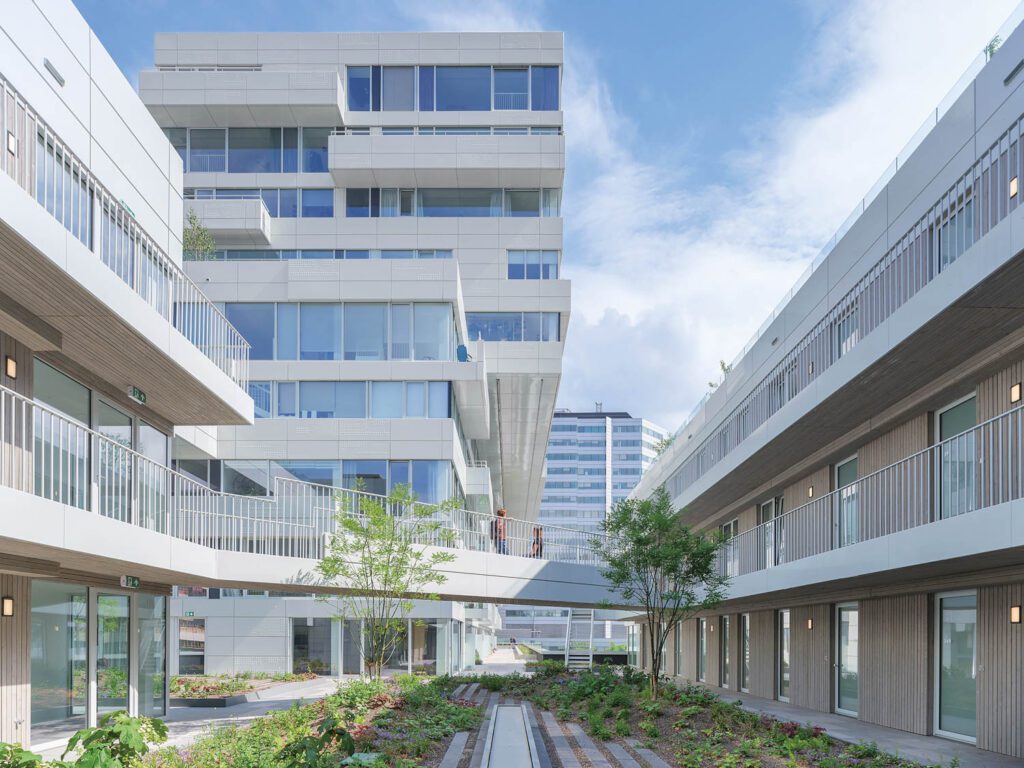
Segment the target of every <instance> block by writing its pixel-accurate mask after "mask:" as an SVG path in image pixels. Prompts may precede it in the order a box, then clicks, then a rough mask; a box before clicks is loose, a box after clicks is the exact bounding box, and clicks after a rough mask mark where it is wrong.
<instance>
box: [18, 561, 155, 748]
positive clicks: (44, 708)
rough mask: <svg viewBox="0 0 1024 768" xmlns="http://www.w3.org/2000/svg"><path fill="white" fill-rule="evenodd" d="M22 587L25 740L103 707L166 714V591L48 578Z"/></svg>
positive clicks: (49, 735)
mask: <svg viewBox="0 0 1024 768" xmlns="http://www.w3.org/2000/svg"><path fill="white" fill-rule="evenodd" d="M29 594H30V605H29V606H26V607H23V608H22V610H25V608H27V617H28V620H27V621H26V622H25V627H24V630H23V631H24V634H25V635H26V637H25V641H26V642H25V645H24V646H23V647H25V648H26V654H25V655H26V657H27V658H26V659H24V663H25V665H26V666H27V667H28V673H29V675H28V677H29V686H28V698H29V741H30V743H31V744H33V745H45V744H47V743H49V742H53V741H58V740H61V739H65V740H66V739H67V737H68V736H69V735H70V734H71V733H73V732H74V731H76V730H78V729H80V728H84V727H86V726H89V725H95V724H96V722H97V721H98V719H99V718H100V717H101V716H102V715H104V714H106V713H108V712H114V711H117V710H127V711H128V712H130V713H132V714H143V715H150V716H157V717H158V716H163V715H164V714H166V712H167V652H166V649H167V602H168V600H167V597H166V596H164V595H154V594H146V593H142V592H134V591H123V590H119V589H108V588H102V587H89V586H83V585H79V584H72V583H66V582H61V581H55V580H48V579H35V580H32V581H31V585H30V589H29ZM15 610H16V611H17V610H18V606H15ZM4 653H5V654H7V653H8V650H7V649H5V651H4Z"/></svg>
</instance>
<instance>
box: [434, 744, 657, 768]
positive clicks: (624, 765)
mask: <svg viewBox="0 0 1024 768" xmlns="http://www.w3.org/2000/svg"><path fill="white" fill-rule="evenodd" d="M604 745H605V747H606V748H607V749H608V751H609V752H611V753H612V757H614V758H615V759H616V760H617V761H618V762H619V765H620V766H621V768H644V767H643V766H642V765H640V763H638V762H637V761H636V759H635V758H634V757H633V756H632V755H631V754H629V752H627V751H626V748H625V747H623V746H622V745H621V744H616V743H615V742H614V741H606V742H605V744H604ZM442 768H443V767H442Z"/></svg>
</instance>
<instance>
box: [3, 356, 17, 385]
mask: <svg viewBox="0 0 1024 768" xmlns="http://www.w3.org/2000/svg"><path fill="white" fill-rule="evenodd" d="M4 373H6V374H7V378H8V379H16V378H18V361H17V360H15V359H14V358H13V357H11V356H10V355H7V357H5V358H4Z"/></svg>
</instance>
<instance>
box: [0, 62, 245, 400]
mask: <svg viewBox="0 0 1024 768" xmlns="http://www.w3.org/2000/svg"><path fill="white" fill-rule="evenodd" d="M0 133H2V135H3V136H4V141H5V146H4V151H3V152H0V171H2V172H4V173H6V174H7V175H8V176H10V177H11V178H12V179H13V180H14V181H15V183H17V184H18V185H19V186H20V187H21V188H22V189H24V190H25V191H26V192H27V193H28V194H29V195H31V196H32V197H33V198H35V200H36V202H38V203H39V204H40V205H41V206H43V207H44V208H45V209H46V210H47V211H48V212H49V213H50V215H52V216H53V217H54V218H55V219H56V220H57V221H58V222H60V224H61V225H62V226H64V228H65V229H67V230H68V232H70V233H71V234H72V235H73V236H74V237H75V238H76V239H77V240H79V242H81V243H82V244H83V245H84V246H85V247H86V248H88V249H89V250H90V251H92V252H93V253H94V254H96V256H97V257H98V259H99V262H100V263H102V264H103V265H104V266H105V267H106V268H108V269H110V270H111V271H112V272H113V273H114V274H116V275H117V276H118V277H119V278H120V279H121V280H122V281H123V282H124V283H125V284H126V285H128V286H129V287H130V288H131V289H132V290H133V291H135V293H136V294H138V295H139V296H141V297H142V299H143V300H145V302H146V303H147V304H149V306H150V307H152V308H153V309H154V310H156V311H157V312H158V313H159V314H160V315H161V317H163V318H164V319H165V320H167V322H169V323H171V324H172V325H173V326H174V328H175V329H176V330H177V331H178V332H179V333H180V334H181V335H182V336H184V337H185V338H186V339H188V341H189V342H191V343H192V345H193V346H195V347H196V348H197V349H199V351H201V352H202V353H203V354H204V355H206V356H207V357H208V358H210V360H212V361H213V362H214V363H215V364H216V365H217V367H218V368H220V369H221V370H222V371H224V373H226V374H227V375H228V376H230V377H231V378H232V379H233V380H234V381H235V382H236V383H237V384H238V385H239V386H241V387H242V388H243V389H244V388H245V387H246V383H247V382H248V378H249V344H248V342H246V341H245V339H244V338H242V335H241V334H240V333H238V331H237V330H235V328H234V327H233V326H232V325H231V323H229V322H228V321H227V319H226V318H225V317H224V315H223V314H222V313H221V312H220V310H219V309H217V307H216V305H215V304H214V303H213V302H211V301H210V300H209V299H208V298H207V297H206V295H205V294H204V293H203V292H202V291H201V290H200V289H199V287H198V286H197V285H196V284H195V283H193V282H192V281H191V280H190V279H189V278H188V276H187V275H186V274H185V273H184V272H183V271H182V269H181V268H180V267H179V266H178V265H177V264H175V263H174V262H173V261H171V260H170V258H168V256H167V255H166V254H165V253H164V252H163V251H162V250H161V249H160V248H159V246H157V244H156V243H155V242H154V241H153V239H152V238H150V237H149V235H147V234H146V233H145V232H144V231H143V230H142V228H141V227H140V226H139V224H138V222H137V221H136V220H135V214H134V213H133V212H132V211H131V210H130V209H129V208H128V207H127V206H126V205H125V204H124V203H123V202H121V201H120V200H118V199H117V198H116V197H114V196H113V195H112V194H111V193H110V192H109V191H108V190H107V189H106V188H105V187H104V186H103V185H102V184H101V183H100V182H99V180H98V179H97V178H96V177H95V176H94V175H93V174H92V172H91V171H90V170H89V169H88V168H87V167H86V166H85V165H84V164H83V163H82V162H81V160H79V158H78V157H76V156H75V154H74V153H73V152H71V150H70V149H68V147H67V145H65V144H64V143H63V142H62V141H61V140H60V138H59V137H58V136H57V135H56V134H55V133H54V132H53V131H52V130H51V129H50V127H49V126H48V125H47V124H46V123H45V122H44V121H43V120H42V119H41V118H40V117H39V115H37V114H36V113H35V112H34V111H33V109H32V107H31V106H30V105H29V104H28V103H27V102H26V101H25V100H24V99H23V98H22V97H21V95H20V94H19V93H18V92H17V91H15V90H14V89H13V88H12V87H11V85H10V84H9V83H8V82H7V81H6V79H4V77H3V75H2V74H0Z"/></svg>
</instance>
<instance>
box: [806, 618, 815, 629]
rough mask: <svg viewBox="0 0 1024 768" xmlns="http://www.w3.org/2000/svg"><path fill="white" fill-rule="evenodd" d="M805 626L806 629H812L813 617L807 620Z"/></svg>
mask: <svg viewBox="0 0 1024 768" xmlns="http://www.w3.org/2000/svg"><path fill="white" fill-rule="evenodd" d="M807 628H808V629H814V619H808V620H807Z"/></svg>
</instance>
